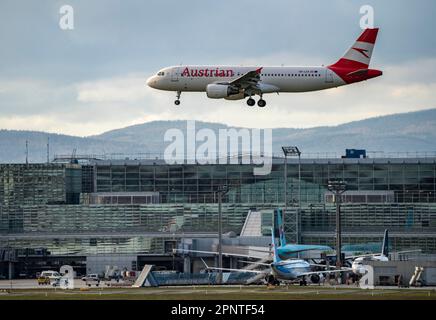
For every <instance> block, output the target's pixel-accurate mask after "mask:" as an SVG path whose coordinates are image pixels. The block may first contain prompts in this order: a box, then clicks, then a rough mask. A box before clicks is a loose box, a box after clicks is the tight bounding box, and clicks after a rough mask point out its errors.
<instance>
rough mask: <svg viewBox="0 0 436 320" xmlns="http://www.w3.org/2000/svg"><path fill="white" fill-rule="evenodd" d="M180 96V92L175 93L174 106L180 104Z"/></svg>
mask: <svg viewBox="0 0 436 320" xmlns="http://www.w3.org/2000/svg"><path fill="white" fill-rule="evenodd" d="M181 94H182V91H177V95H176V98H177V99H176V100H175V101H174V104H175V105H176V106H178V105H179V104H180V95H181Z"/></svg>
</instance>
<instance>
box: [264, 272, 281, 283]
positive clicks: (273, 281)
mask: <svg viewBox="0 0 436 320" xmlns="http://www.w3.org/2000/svg"><path fill="white" fill-rule="evenodd" d="M265 280H266V282H267V284H268V285H269V286H279V285H280V281H278V280H277V279H276V278H275V277H274V276H273V275H272V274H270V275H269V276H267V277H266V279H265Z"/></svg>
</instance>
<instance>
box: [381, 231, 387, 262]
mask: <svg viewBox="0 0 436 320" xmlns="http://www.w3.org/2000/svg"><path fill="white" fill-rule="evenodd" d="M381 255H382V256H385V257H389V235H388V229H386V230H385V234H384V237H383V244H382V251H381Z"/></svg>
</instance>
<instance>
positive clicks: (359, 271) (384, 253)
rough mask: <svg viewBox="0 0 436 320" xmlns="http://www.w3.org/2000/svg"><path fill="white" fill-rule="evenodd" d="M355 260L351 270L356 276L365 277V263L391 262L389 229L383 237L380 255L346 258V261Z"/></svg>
mask: <svg viewBox="0 0 436 320" xmlns="http://www.w3.org/2000/svg"><path fill="white" fill-rule="evenodd" d="M350 258H355V259H354V260H353V263H352V264H351V270H352V271H353V273H354V274H356V275H360V276H362V275H364V274H365V273H366V272H367V270H366V268H365V265H364V262H365V261H389V235H388V229H386V230H385V232H384V236H383V244H382V250H381V252H380V253H379V254H367V255H361V256H354V257H345V259H350Z"/></svg>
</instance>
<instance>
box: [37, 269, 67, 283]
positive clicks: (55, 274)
mask: <svg viewBox="0 0 436 320" xmlns="http://www.w3.org/2000/svg"><path fill="white" fill-rule="evenodd" d="M40 277H47V278H49V279H50V281H52V280H54V281H56V280H59V279H60V278H61V277H62V276H61V274H60V273H59V272H57V271H51V270H49V271H43V272H41V275H40Z"/></svg>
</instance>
